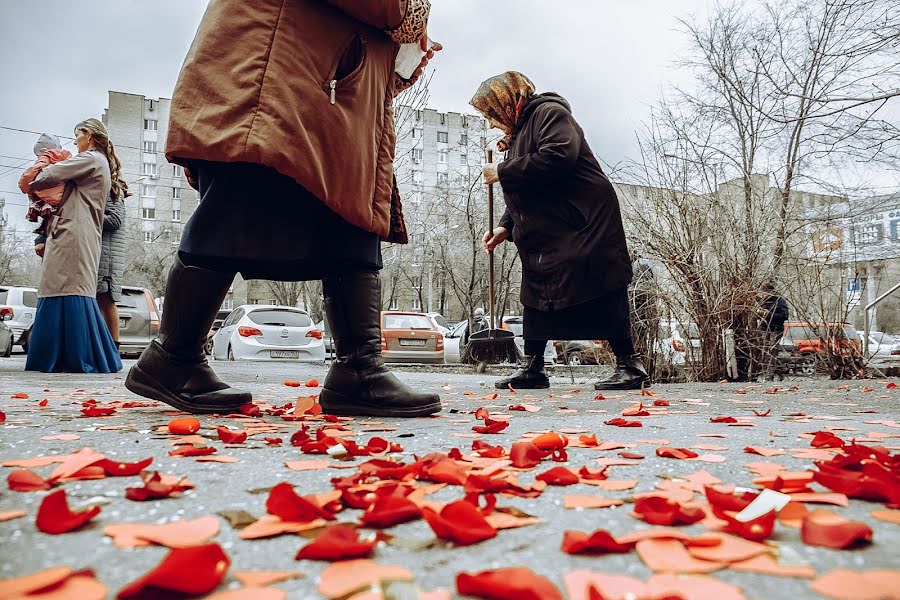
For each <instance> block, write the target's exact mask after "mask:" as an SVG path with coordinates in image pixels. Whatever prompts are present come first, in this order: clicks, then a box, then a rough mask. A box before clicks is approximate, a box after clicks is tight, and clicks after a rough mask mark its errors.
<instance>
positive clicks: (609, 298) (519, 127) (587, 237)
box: [471, 71, 649, 390]
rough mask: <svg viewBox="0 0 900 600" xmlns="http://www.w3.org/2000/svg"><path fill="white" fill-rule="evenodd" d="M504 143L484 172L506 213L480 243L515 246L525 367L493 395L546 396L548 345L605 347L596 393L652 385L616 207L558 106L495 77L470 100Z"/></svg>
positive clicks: (519, 80)
mask: <svg viewBox="0 0 900 600" xmlns="http://www.w3.org/2000/svg"><path fill="white" fill-rule="evenodd" d="M471 104H472V106H474V107H475V108H476V109H477V110H478V111H479V112H480V113H481V114H482V115H484V117H485V118H486V119H487V120H488V121H489V122H490V125H491V127H495V128H497V129H500V130H501V131H502V132H503V133H504V134H506V135H505V137H504V138H503V139H502V140H500V142H498V144H497V147H498V149H499V150H500V151H501V152H503V151H505V152H506V159H505V160H504V161H503V162H501V163H499V164H487V165H485V166H484V177H485V180H486V181H487V183H489V184H490V183H496V182H498V181H499V182H500V186H501V187H502V189H503V195H504V197H505V199H506V212H504V214H503V216H502V218H501V219H500V226H499V227H497V228H496V229H494V230H493V231H488V232H486V233H485V235H484V240H483V241H484V246H485V249H486V250H487V251H488V252H491V251H493V249H494V248H495V247H496V246H497V245H498V244H500V243H501V242H503V241H504V240H506V239H507V238H510V237H511V238H512V241H513V242H514V243H515V244H516V247H517V248H518V251H519V256H520V258H521V259H522V290H521V300H522V304H523V305H524V306H525V311H524V313H525V314H524V317H525V318H524V329H525V331H524V336H525V364H524V366H523V367H522V368H521V369H519V370H518V371H516V373H514V374H513V375H512V376H511V377H508V378H506V379H501V380H500V381H498V382H497V383H496V387H497V388H505V387H507V386H510V385H512V386H513V387H515V388H520V389H534V388H547V387H549V386H550V381H549V379H548V377H547V375H546V373H545V372H544V360H543V350H544V346H545V345H546V344H547V340H550V339H557V340H558V339H563V340H566V339H605V340H608V341H609V343H610V345H611V346H612V349H613V351H614V352H615V355H616V370H615V372H614V373H613V374H612V376H611V377H609V378H607V379H604V380H602V381H599V382H597V383H595V384H594V387H595V388H596V389H598V390H627V389H635V388H639V387H641V385H645V384H646V383H647V382H648V380H649V377H648V375H647V372H646V371H645V370H644V367H643V365H642V364H641V360H640V356H638V355H637V354H636V353H635V351H634V345H633V343H632V339H631V326H630V320H629V315H628V294H627V286H628V284H629V282H630V281H631V278H632V271H631V261H630V260H629V255H628V247H627V245H626V242H625V230H624V227H623V226H622V215H621V213H620V211H619V202H618V199H617V198H616V193H615V191H614V190H613V187H612V185H611V184H610V182H609V179H607V177H606V175H605V174H604V173H603V170H602V169H601V168H600V165H599V164H598V163H597V159H596V158H595V157H594V153H593V152H592V151H591V148H590V146H588V143H587V141H586V140H585V137H584V132H583V131H582V129H581V127H580V126H579V125H578V123H577V122H576V121H575V119H574V118H573V117H572V109H571V108H570V107H569V103H568V102H566V100H565V99H564V98H562V97H561V96H559V95H557V94H554V93H544V94H537V93H535V87H534V84H533V83H532V82H531V80H529V79H528V78H527V77H525V76H524V75H522V74H521V73H517V72H515V71H508V72H506V73H503V74H502V75H498V76H496V77H492V78H490V79H488V80H487V81H485V82H484V83H482V84H481V86H480V87H479V88H478V92H477V93H476V94H475V96H474V97H473V98H472V101H471Z"/></svg>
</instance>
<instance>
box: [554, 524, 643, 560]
mask: <svg viewBox="0 0 900 600" xmlns="http://www.w3.org/2000/svg"><path fill="white" fill-rule="evenodd" d="M633 547H634V544H631V545H628V544H620V543H619V542H617V541H616V540H615V538H614V537H613V536H612V535H611V534H610V533H609V532H608V531H606V530H605V529H598V530H597V531H595V532H594V533H583V532H581V531H566V532H565V533H564V534H563V541H562V547H561V548H560V549H561V550H562V551H563V552H565V553H567V554H607V553H610V552H630V551H631V549H632V548H633Z"/></svg>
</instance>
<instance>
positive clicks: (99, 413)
mask: <svg viewBox="0 0 900 600" xmlns="http://www.w3.org/2000/svg"><path fill="white" fill-rule="evenodd" d="M81 414H82V415H83V416H85V417H108V416H110V415H114V414H116V409H115V408H99V407H97V406H94V405H91V406H88V407H87V408H82V409H81Z"/></svg>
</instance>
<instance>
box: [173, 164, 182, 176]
mask: <svg viewBox="0 0 900 600" xmlns="http://www.w3.org/2000/svg"><path fill="white" fill-rule="evenodd" d="M183 176H184V168H183V167H182V166H181V165H173V166H172V177H183Z"/></svg>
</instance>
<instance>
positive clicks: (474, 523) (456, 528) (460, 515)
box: [422, 500, 497, 546]
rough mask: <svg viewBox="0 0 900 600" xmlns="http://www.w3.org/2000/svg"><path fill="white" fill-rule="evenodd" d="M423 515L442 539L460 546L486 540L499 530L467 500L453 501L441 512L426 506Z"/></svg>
mask: <svg viewBox="0 0 900 600" xmlns="http://www.w3.org/2000/svg"><path fill="white" fill-rule="evenodd" d="M422 517H423V518H424V519H425V520H426V521H427V522H428V524H429V525H430V526H431V529H432V530H434V533H435V535H437V536H438V537H439V538H441V539H445V540H449V541H451V542H453V543H455V544H458V545H460V546H467V545H469V544H475V543H477V542H481V541H484V540H486V539H489V538H492V537H494V536H496V535H497V530H496V529H494V527H492V526H491V524H490V523H488V522H487V521H486V520H485V518H484V515H483V514H482V513H481V511H480V510H479V509H478V508H476V507H475V506H473V505H472V504H471V503H469V502H466V501H465V500H457V501H456V502H451V503H450V504H448V505H446V506H445V507H444V508H442V509H441V512H440V513H437V512H435V511H434V510H432V509H430V508H428V507H426V508H424V509H422Z"/></svg>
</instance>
